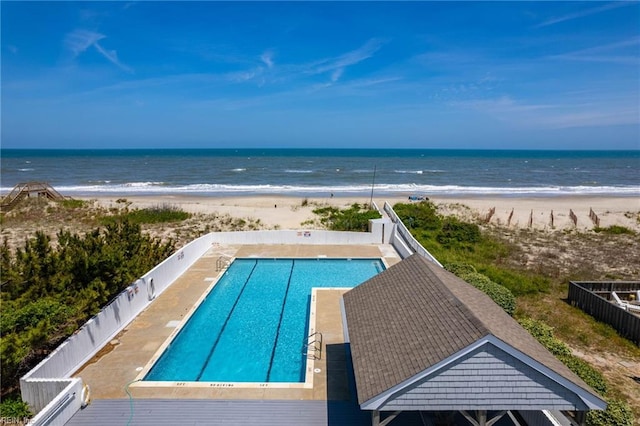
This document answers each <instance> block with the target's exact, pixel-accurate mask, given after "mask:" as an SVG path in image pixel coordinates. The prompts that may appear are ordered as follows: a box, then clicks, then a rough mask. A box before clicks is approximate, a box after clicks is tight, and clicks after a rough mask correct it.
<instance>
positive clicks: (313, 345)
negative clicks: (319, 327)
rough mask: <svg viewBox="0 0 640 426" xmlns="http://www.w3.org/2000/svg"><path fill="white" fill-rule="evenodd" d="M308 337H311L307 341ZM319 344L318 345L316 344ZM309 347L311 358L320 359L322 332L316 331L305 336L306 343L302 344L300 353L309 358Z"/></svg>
mask: <svg viewBox="0 0 640 426" xmlns="http://www.w3.org/2000/svg"><path fill="white" fill-rule="evenodd" d="M309 339H313V340H311V341H309ZM317 344H319V346H318V345H317ZM310 349H313V355H311V356H312V357H313V359H316V360H318V359H322V333H320V332H319V331H316V332H315V333H312V334H310V335H309V336H308V337H307V343H306V344H304V345H303V346H302V354H303V355H305V356H306V357H307V358H309V355H310Z"/></svg>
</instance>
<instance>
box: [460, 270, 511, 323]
mask: <svg viewBox="0 0 640 426" xmlns="http://www.w3.org/2000/svg"><path fill="white" fill-rule="evenodd" d="M460 278H462V279H463V280H465V281H466V282H468V283H469V284H471V285H472V286H474V287H475V288H477V289H478V290H480V291H482V292H483V293H485V294H486V295H487V296H489V297H490V298H491V300H493V301H494V302H496V304H497V305H498V306H500V307H501V308H502V309H504V310H505V312H506V313H508V314H509V315H512V316H513V313H514V312H515V310H516V298H515V297H514V296H513V293H511V292H510V291H509V289H508V288H506V287H503V286H501V285H500V284H497V283H494V282H493V281H491V280H490V279H489V277H487V276H486V275H482V274H480V273H478V272H469V273H466V274H462V275H460Z"/></svg>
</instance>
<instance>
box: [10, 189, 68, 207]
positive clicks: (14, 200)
mask: <svg viewBox="0 0 640 426" xmlns="http://www.w3.org/2000/svg"><path fill="white" fill-rule="evenodd" d="M34 195H35V196H36V197H38V198H47V199H49V200H64V199H65V197H63V196H62V195H61V194H60V193H59V192H58V191H56V190H55V189H53V187H52V186H51V185H49V184H48V183H46V182H24V183H19V184H17V185H16V186H15V187H14V188H13V189H12V190H11V192H10V193H9V194H8V195H7V196H6V197H4V198H3V199H2V204H1V205H0V209H2V211H9V210H11V209H12V208H14V207H15V206H16V205H17V204H18V203H19V202H20V201H22V200H23V199H25V198H30V197H32V196H34Z"/></svg>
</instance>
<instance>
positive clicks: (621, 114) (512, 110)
mask: <svg viewBox="0 0 640 426" xmlns="http://www.w3.org/2000/svg"><path fill="white" fill-rule="evenodd" d="M448 105H449V106H451V107H456V108H463V109H472V110H475V111H478V112H480V113H483V114H488V115H490V116H492V117H494V118H495V119H497V120H500V121H505V122H510V123H514V124H518V125H519V126H521V127H526V128H547V129H569V128H577V127H602V126H612V125H625V124H627V125H628V124H636V125H637V124H640V118H639V116H638V110H637V108H636V107H633V106H630V105H629V103H628V102H625V100H616V99H610V100H608V99H605V100H603V101H602V103H584V102H581V101H579V100H576V99H574V100H572V99H569V97H567V99H566V102H565V103H527V102H526V100H515V99H513V98H511V97H509V96H502V97H498V98H494V99H479V100H469V101H462V102H450V103H449V104H448Z"/></svg>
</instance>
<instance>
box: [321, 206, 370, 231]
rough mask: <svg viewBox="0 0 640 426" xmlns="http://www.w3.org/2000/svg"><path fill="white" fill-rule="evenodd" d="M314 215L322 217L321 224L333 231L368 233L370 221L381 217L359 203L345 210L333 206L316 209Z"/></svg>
mask: <svg viewBox="0 0 640 426" xmlns="http://www.w3.org/2000/svg"><path fill="white" fill-rule="evenodd" d="M313 213H314V214H316V215H318V216H320V223H322V224H323V225H324V226H326V227H327V228H328V229H331V230H332V231H359V232H367V231H368V230H369V221H370V220H371V219H379V218H380V217H381V216H380V213H379V212H378V211H377V210H373V209H370V208H369V206H367V205H365V204H362V205H360V204H358V203H355V204H353V205H352V206H351V207H349V208H348V209H343V210H340V209H338V208H336V207H332V206H329V207H321V208H317V209H314V210H313Z"/></svg>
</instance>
